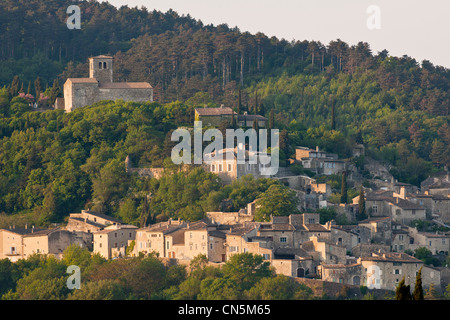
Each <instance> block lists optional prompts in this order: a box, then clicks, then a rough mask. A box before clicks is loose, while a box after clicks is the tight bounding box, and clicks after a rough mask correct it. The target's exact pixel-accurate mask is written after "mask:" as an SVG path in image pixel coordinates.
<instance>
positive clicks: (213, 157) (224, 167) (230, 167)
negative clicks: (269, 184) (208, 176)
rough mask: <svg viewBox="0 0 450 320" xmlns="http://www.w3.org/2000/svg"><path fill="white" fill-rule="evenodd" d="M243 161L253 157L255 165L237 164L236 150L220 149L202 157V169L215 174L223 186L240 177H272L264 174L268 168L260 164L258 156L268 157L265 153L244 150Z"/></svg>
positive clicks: (266, 173)
mask: <svg viewBox="0 0 450 320" xmlns="http://www.w3.org/2000/svg"><path fill="white" fill-rule="evenodd" d="M244 152H245V159H249V157H253V156H254V157H255V161H256V163H250V162H251V161H248V160H245V163H239V162H240V161H238V150H237V147H236V148H228V149H221V150H219V151H217V153H216V151H214V152H213V153H207V154H205V155H204V159H203V164H202V167H203V168H204V169H205V171H207V172H211V173H214V174H217V175H218V176H219V177H220V179H221V181H222V183H223V184H231V183H232V182H233V181H234V180H237V179H239V178H240V177H242V176H245V175H248V174H251V175H253V176H254V177H255V178H256V179H257V178H270V177H271V176H272V175H271V174H269V172H265V171H264V170H265V169H266V168H269V167H270V164H269V165H265V164H263V163H261V161H260V159H261V158H260V156H270V155H267V154H266V153H260V152H256V151H255V152H254V151H248V150H245V151H244Z"/></svg>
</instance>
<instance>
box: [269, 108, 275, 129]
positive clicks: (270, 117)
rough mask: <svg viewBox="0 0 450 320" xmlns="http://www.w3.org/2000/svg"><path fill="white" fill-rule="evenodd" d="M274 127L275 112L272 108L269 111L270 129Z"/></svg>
mask: <svg viewBox="0 0 450 320" xmlns="http://www.w3.org/2000/svg"><path fill="white" fill-rule="evenodd" d="M273 127H274V114H273V109H271V110H270V113H269V129H273Z"/></svg>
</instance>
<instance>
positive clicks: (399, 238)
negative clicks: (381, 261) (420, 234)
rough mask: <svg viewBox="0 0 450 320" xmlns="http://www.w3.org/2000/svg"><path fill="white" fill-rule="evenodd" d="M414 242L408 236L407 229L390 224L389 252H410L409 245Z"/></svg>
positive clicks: (399, 225)
mask: <svg viewBox="0 0 450 320" xmlns="http://www.w3.org/2000/svg"><path fill="white" fill-rule="evenodd" d="M413 241H414V239H412V238H411V237H410V235H409V231H408V228H407V227H406V228H405V226H403V225H402V224H399V223H395V222H394V221H393V222H392V240H391V251H393V252H404V251H405V250H408V249H409V250H411V243H412V242H413Z"/></svg>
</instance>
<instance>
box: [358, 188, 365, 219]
mask: <svg viewBox="0 0 450 320" xmlns="http://www.w3.org/2000/svg"><path fill="white" fill-rule="evenodd" d="M366 218H367V215H366V197H365V193H364V187H363V186H361V189H360V190H359V200H358V219H357V220H358V221H361V220H364V219H366Z"/></svg>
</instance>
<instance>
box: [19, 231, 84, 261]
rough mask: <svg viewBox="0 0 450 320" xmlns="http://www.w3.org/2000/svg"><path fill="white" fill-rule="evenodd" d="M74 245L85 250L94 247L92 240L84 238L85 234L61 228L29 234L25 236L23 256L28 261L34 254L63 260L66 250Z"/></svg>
mask: <svg viewBox="0 0 450 320" xmlns="http://www.w3.org/2000/svg"><path fill="white" fill-rule="evenodd" d="M73 244H76V245H78V246H80V247H83V248H91V247H92V245H91V241H90V239H89V238H85V237H83V233H77V232H71V231H68V230H64V229H60V228H56V229H46V230H40V231H36V232H32V233H27V234H25V235H24V236H23V254H24V255H23V256H24V258H25V259H26V258H27V257H29V256H30V255H32V254H34V253H39V254H46V255H53V256H55V257H57V258H61V257H62V255H63V252H64V250H65V249H66V248H67V247H68V246H70V245H73Z"/></svg>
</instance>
